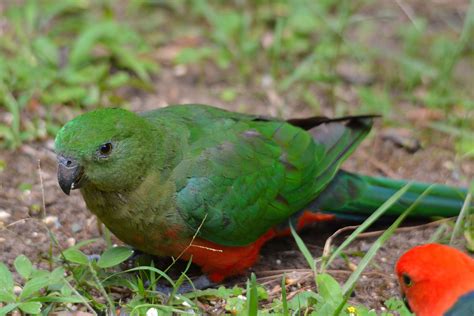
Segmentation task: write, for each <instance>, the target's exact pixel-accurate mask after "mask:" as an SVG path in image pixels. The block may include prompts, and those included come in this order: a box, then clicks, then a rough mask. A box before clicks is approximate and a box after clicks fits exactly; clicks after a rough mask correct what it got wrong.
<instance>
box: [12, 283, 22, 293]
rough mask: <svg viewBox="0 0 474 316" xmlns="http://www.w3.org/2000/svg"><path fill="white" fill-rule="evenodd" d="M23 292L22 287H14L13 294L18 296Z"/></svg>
mask: <svg viewBox="0 0 474 316" xmlns="http://www.w3.org/2000/svg"><path fill="white" fill-rule="evenodd" d="M22 290H23V289H22V288H21V287H19V286H18V285H15V286H14V287H13V293H15V294H17V295H18V294H20V293H21V291H22Z"/></svg>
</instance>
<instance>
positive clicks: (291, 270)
mask: <svg viewBox="0 0 474 316" xmlns="http://www.w3.org/2000/svg"><path fill="white" fill-rule="evenodd" d="M183 72H184V73H185V74H186V76H183ZM211 77H212V76H209V78H211ZM201 78H202V77H201ZM221 90H222V86H221V84H220V83H219V81H213V80H211V79H205V80H201V79H199V78H198V75H197V74H194V73H193V72H192V70H190V69H186V68H185V69H176V68H173V67H168V68H166V69H164V70H163V71H162V72H161V73H160V75H159V77H158V78H156V90H155V91H154V92H152V93H149V94H136V96H135V97H134V98H133V102H132V108H133V110H138V111H142V110H146V109H152V108H157V107H162V106H165V105H168V104H175V103H189V102H193V103H206V104H213V105H216V106H220V107H223V108H227V109H231V110H239V111H246V112H252V113H260V114H265V115H282V116H284V117H298V116H300V117H301V116H305V115H311V114H313V115H314V113H312V112H311V110H310V109H309V108H306V107H303V106H297V105H295V104H290V106H286V100H284V99H283V98H282V97H280V96H278V95H277V94H276V93H275V92H272V91H269V92H264V93H262V91H260V89H257V88H256V89H255V90H254V91H251V90H250V91H249V90H244V89H241V90H239V91H238V92H239V93H238V95H239V96H238V97H237V98H236V99H235V100H234V101H232V102H229V103H225V102H223V101H222V100H220V99H219V97H218V96H219V93H220V91H221ZM124 93H127V94H129V95H131V94H132V93H135V92H134V91H126V92H124ZM269 104H272V106H269ZM275 105H276V106H275ZM284 105H285V106H284ZM62 111H63V112H61V113H60V115H64V116H67V117H70V116H73V115H74V113H70V112H64V111H65V110H62ZM397 111H398V113H400V117H401V119H403V120H405V121H406V120H407V119H406V118H407V117H408V120H409V122H408V124H409V125H410V126H412V127H411V128H410V129H408V130H400V129H397V130H393V129H391V128H385V127H384V126H383V123H382V120H383V119H380V120H379V122H378V123H377V124H376V127H375V128H374V131H373V133H372V134H371V136H369V137H368V138H367V140H366V141H365V142H364V143H363V144H362V145H361V146H360V148H359V149H358V150H357V152H356V153H355V154H354V155H353V156H352V157H351V158H350V159H349V160H348V161H347V162H346V164H345V166H344V168H346V169H349V170H353V171H357V172H361V173H366V174H370V175H384V176H391V177H396V178H410V179H416V180H420V181H430V182H439V183H448V184H452V185H456V186H461V185H466V184H467V183H466V181H465V180H463V179H468V178H472V177H473V176H474V162H473V161H462V162H460V161H458V160H457V158H456V156H455V153H454V151H453V139H451V138H450V137H449V136H447V135H445V134H440V133H437V132H434V131H431V130H428V129H427V128H425V127H423V126H422V125H421V124H419V118H420V116H421V115H422V112H420V110H418V109H416V108H414V107H410V106H408V105H404V106H401V107H400V108H399V109H397ZM417 111H418V112H417ZM402 113H403V115H404V117H402ZM324 114H328V115H330V114H331V113H330V111H328V113H324ZM410 120H411V121H410ZM393 133H395V134H397V135H402V134H403V135H404V133H405V134H406V133H408V137H409V138H410V139H417V140H419V141H420V142H421V144H422V148H421V149H419V150H417V151H416V152H415V153H409V152H408V151H407V150H406V149H405V148H402V147H399V146H397V145H395V144H394V143H393V141H391V140H387V137H386V136H387V135H388V134H393ZM0 160H1V161H3V162H4V163H5V167H4V168H3V171H0V214H1V216H0V259H1V260H2V261H3V262H7V263H9V264H11V263H12V262H13V260H14V258H15V257H16V256H18V255H20V254H25V255H27V256H28V257H30V258H32V259H33V260H34V261H35V262H36V263H38V264H39V265H46V259H47V257H48V252H49V250H50V247H51V240H50V237H49V235H48V230H47V228H48V229H49V230H50V231H51V232H52V233H53V234H54V235H55V236H56V238H57V239H58V241H59V243H60V245H61V247H63V248H66V247H68V246H71V245H73V244H75V243H76V242H78V241H82V240H85V239H90V238H95V237H98V236H99V232H98V229H97V224H96V219H95V218H94V216H92V215H91V213H90V212H89V211H88V210H87V209H86V207H85V204H84V202H83V201H82V198H81V196H80V193H79V192H78V191H73V192H72V193H71V196H69V197H68V196H66V195H64V194H63V193H62V192H61V190H60V188H59V186H58V184H57V180H56V160H55V155H54V153H53V140H51V139H50V140H46V141H44V142H40V143H34V144H31V143H29V144H24V145H23V146H22V147H21V148H19V149H18V150H16V151H15V152H10V151H0ZM39 165H40V166H41V168H39ZM40 169H41V177H40V172H39V170H40ZM43 189H44V190H43ZM43 196H44V198H43ZM43 201H44V206H45V208H46V214H45V217H43V218H42V219H41V218H40V215H41V209H42V207H43ZM353 224H354V223H348V222H343V221H335V222H328V223H320V224H316V225H314V226H312V227H310V228H309V229H306V230H305V231H304V232H302V237H303V239H304V241H305V242H306V244H307V245H308V247H309V249H310V250H311V251H312V253H313V255H314V256H315V257H318V256H320V255H321V253H322V249H323V247H324V244H325V242H326V239H327V238H328V237H329V236H330V235H331V234H333V233H334V232H335V231H336V230H337V229H339V228H341V227H344V226H347V225H353ZM420 224H423V223H420V222H417V223H411V224H410V225H420ZM388 225H389V223H386V224H379V225H377V227H375V228H374V230H379V229H383V228H384V227H386V226H388ZM437 227H438V226H436V225H428V226H420V227H416V228H414V229H405V230H402V231H401V232H399V233H398V234H396V235H395V236H394V237H393V238H392V239H391V240H390V241H389V242H388V243H387V244H386V245H385V246H384V247H383V248H382V249H381V250H380V252H379V253H378V255H377V257H376V259H375V261H374V262H373V264H372V265H371V267H370V269H369V270H368V271H366V273H365V274H364V276H363V277H362V279H361V282H360V283H359V285H358V287H357V288H356V291H355V296H354V297H353V298H352V299H351V301H352V302H355V303H358V302H359V303H364V304H367V305H368V306H371V307H373V308H377V309H379V310H380V308H381V306H382V304H383V302H384V300H386V299H387V298H389V297H393V296H396V295H398V286H397V284H396V280H395V277H394V274H393V267H394V263H395V261H396V259H397V258H398V257H399V256H400V254H401V253H402V252H403V251H405V250H406V249H408V248H409V247H411V246H414V245H417V244H422V243H425V242H427V241H428V240H429V239H430V238H431V237H432V235H433V233H434V232H435V231H436V229H437ZM373 240H374V237H366V238H360V239H358V240H357V241H356V242H355V243H354V244H353V245H352V246H351V247H350V248H349V249H348V250H347V253H348V254H357V253H359V252H361V253H363V252H365V251H366V250H368V248H369V247H370V245H371V242H372V241H373ZM340 241H341V239H340V238H339V239H336V240H335V241H334V242H335V243H338V242H340ZM103 247H104V243H103V242H99V243H96V244H94V246H92V247H90V248H89V249H86V252H88V253H97V252H99V251H100V250H101V249H102V248H103ZM54 252H56V250H54ZM349 258H350V261H351V262H352V263H354V264H357V262H358V260H359V258H360V257H358V256H356V255H354V256H349ZM166 263H167V261H166V260H164V261H163V263H162V265H166ZM330 269H331V273H332V274H333V275H334V276H335V277H336V278H337V279H338V280H341V281H343V280H344V279H345V278H346V277H347V276H348V275H349V274H350V273H351V270H350V266H348V264H346V263H345V262H344V261H343V260H339V261H336V262H335V263H334V264H333V266H332V267H330ZM253 270H254V271H255V273H256V275H257V277H258V279H259V281H260V282H261V283H263V284H265V285H266V286H267V287H268V289H269V292H270V294H271V295H274V296H278V295H279V294H278V293H279V288H278V284H279V283H280V280H281V276H282V274H283V272H286V273H287V275H289V277H290V279H292V280H293V282H294V286H292V289H293V290H292V292H291V293H290V294H291V295H292V294H294V293H296V292H297V291H299V290H302V289H306V288H310V287H314V284H312V283H311V277H310V274H309V272H308V271H309V270H308V266H307V264H306V262H305V260H304V258H303V256H302V255H301V253H300V252H299V251H298V249H297V247H296V244H295V242H294V241H293V239H292V238H283V239H277V240H273V241H271V242H269V243H268V244H267V245H266V246H265V247H264V248H263V250H262V253H261V258H260V261H259V263H258V264H257V265H256V266H255V267H254V268H253ZM244 281H245V277H239V278H235V279H233V280H230V281H229V282H228V283H227V284H228V285H232V284H236V283H239V282H244Z"/></svg>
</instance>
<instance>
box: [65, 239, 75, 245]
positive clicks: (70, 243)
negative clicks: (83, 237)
mask: <svg viewBox="0 0 474 316" xmlns="http://www.w3.org/2000/svg"><path fill="white" fill-rule="evenodd" d="M66 243H67V246H68V247H72V246H74V245H75V244H76V239H74V238H72V237H69V238H68V239H67V240H66Z"/></svg>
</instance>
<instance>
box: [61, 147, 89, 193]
mask: <svg viewBox="0 0 474 316" xmlns="http://www.w3.org/2000/svg"><path fill="white" fill-rule="evenodd" d="M82 175H83V168H82V167H81V165H79V163H78V162H77V161H76V160H75V159H72V158H68V157H64V156H61V155H58V183H59V186H60V187H61V190H63V192H64V193H66V194H67V195H69V192H70V191H71V190H74V189H78V188H79V187H80V184H81V178H82Z"/></svg>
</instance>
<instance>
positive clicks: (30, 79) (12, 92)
mask: <svg viewBox="0 0 474 316" xmlns="http://www.w3.org/2000/svg"><path fill="white" fill-rule="evenodd" d="M84 5H85V6H86V7H84ZM87 6H90V7H87ZM100 8H101V7H100V6H95V7H94V6H93V5H92V4H85V3H84V2H81V1H65V2H60V3H58V2H56V1H41V2H40V1H34V0H33V1H31V0H29V1H26V3H25V4H24V5H22V6H15V5H11V6H10V7H9V8H8V9H7V11H6V21H7V27H6V30H7V31H6V34H4V35H2V37H1V39H0V56H1V58H0V108H1V107H4V108H5V109H6V110H7V111H8V112H9V113H10V115H11V120H10V123H8V124H5V123H3V124H2V123H0V139H3V140H4V142H5V145H6V146H8V147H17V146H18V145H20V144H21V143H22V142H23V141H25V140H30V139H35V138H44V137H45V136H46V135H48V134H53V133H55V131H56V130H57V128H58V125H57V122H56V121H55V116H54V115H52V114H53V111H54V109H55V108H54V107H55V106H57V105H71V106H81V107H90V106H94V107H97V106H102V105H108V104H118V103H122V102H123V100H122V99H121V98H120V96H119V94H118V89H119V88H121V87H124V86H130V85H134V86H136V87H143V86H144V84H143V83H148V82H149V80H150V77H149V75H150V73H151V72H153V71H155V70H156V66H155V65H154V64H152V63H150V62H149V61H147V60H146V59H145V58H143V57H142V53H143V52H145V51H146V49H147V46H146V44H145V43H144V42H143V40H142V39H141V38H140V36H139V35H138V34H137V33H135V32H134V31H133V30H131V29H130V28H128V27H127V26H126V25H124V24H121V23H118V21H116V20H115V19H113V16H112V17H107V16H104V17H102V18H101V19H99V20H97V18H96V14H95V13H96V12H95V11H99V12H98V13H99V14H100V13H101V12H100V10H106V9H105V8H102V9H100ZM102 14H105V12H103V13H102ZM140 82H141V83H140ZM44 123H46V124H44Z"/></svg>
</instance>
